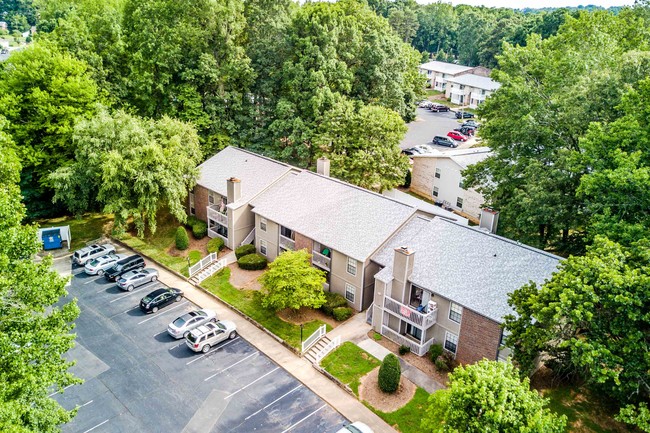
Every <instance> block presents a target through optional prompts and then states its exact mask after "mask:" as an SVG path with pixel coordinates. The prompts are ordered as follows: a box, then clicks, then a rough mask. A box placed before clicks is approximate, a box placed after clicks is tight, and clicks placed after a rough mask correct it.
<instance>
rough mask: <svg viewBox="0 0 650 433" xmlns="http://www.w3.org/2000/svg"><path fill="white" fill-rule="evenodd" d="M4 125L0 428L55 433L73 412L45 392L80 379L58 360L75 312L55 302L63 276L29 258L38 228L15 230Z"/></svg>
mask: <svg viewBox="0 0 650 433" xmlns="http://www.w3.org/2000/svg"><path fill="white" fill-rule="evenodd" d="M4 127H6V122H5V121H4V119H3V118H2V117H1V116H0V275H2V278H0V383H1V384H2V386H0V430H1V431H3V432H12V433H13V432H16V433H29V432H34V433H42V432H45V433H50V432H58V431H60V427H59V426H60V425H61V424H64V423H66V422H68V421H69V420H70V419H71V418H72V416H74V413H75V411H74V410H73V411H67V410H65V409H64V408H63V407H61V406H60V405H59V404H58V403H57V402H56V401H54V400H53V399H52V398H51V397H49V394H51V392H52V389H56V390H62V389H63V388H64V387H67V386H69V385H72V384H75V383H79V382H80V380H79V379H77V378H75V377H74V376H73V375H72V374H71V373H69V372H68V368H69V367H70V366H71V365H72V363H71V362H68V361H66V360H65V359H64V358H63V355H64V354H65V353H66V352H67V351H68V350H69V349H71V348H72V347H73V345H74V335H73V334H71V333H70V331H71V330H72V328H73V327H74V324H73V321H74V320H75V319H76V318H77V316H78V314H79V309H78V307H77V305H76V302H75V301H74V300H73V301H70V302H65V303H60V302H59V301H60V299H61V298H62V297H64V296H66V294H67V293H66V291H65V283H66V279H65V278H62V277H60V276H58V275H57V274H56V272H53V271H52V270H51V269H50V266H51V263H52V261H51V259H50V258H45V259H44V260H43V261H42V262H40V263H36V262H34V261H33V260H32V257H33V256H34V255H35V254H36V253H37V252H38V251H39V250H40V248H41V246H40V242H38V241H37V236H36V227H35V226H23V225H21V221H22V219H23V218H24V216H25V208H24V206H23V205H22V204H21V202H20V200H21V196H20V190H19V188H18V185H17V182H18V180H19V177H20V163H19V160H18V158H17V156H16V154H15V153H14V151H13V150H12V147H11V146H12V144H11V142H10V139H9V137H8V136H7V135H6V134H5V133H4V132H2V129H3V128H4Z"/></svg>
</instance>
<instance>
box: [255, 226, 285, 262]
mask: <svg viewBox="0 0 650 433" xmlns="http://www.w3.org/2000/svg"><path fill="white" fill-rule="evenodd" d="M261 220H262V217H260V216H259V215H257V214H255V248H256V249H257V251H260V244H261V241H262V240H264V241H266V258H267V259H268V260H269V262H272V261H273V260H275V258H276V257H277V256H278V239H279V236H280V226H279V224H277V223H276V222H274V221H271V220H268V219H267V221H266V231H263V230H262V229H261V228H260V221H261Z"/></svg>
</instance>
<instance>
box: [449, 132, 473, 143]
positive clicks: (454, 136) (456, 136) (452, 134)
mask: <svg viewBox="0 0 650 433" xmlns="http://www.w3.org/2000/svg"><path fill="white" fill-rule="evenodd" d="M447 137H449V138H451V139H453V140H456V141H467V140H468V139H469V137H468V136H466V135H465V134H462V133H460V132H458V131H449V132H448V133H447Z"/></svg>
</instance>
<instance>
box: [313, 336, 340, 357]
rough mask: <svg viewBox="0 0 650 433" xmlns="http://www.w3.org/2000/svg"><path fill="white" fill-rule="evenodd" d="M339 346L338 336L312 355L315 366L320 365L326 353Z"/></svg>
mask: <svg viewBox="0 0 650 433" xmlns="http://www.w3.org/2000/svg"><path fill="white" fill-rule="evenodd" d="M340 345H341V336H340V335H339V336H338V337H336V338H334V340H332V341H330V342H329V343H327V344H326V345H325V347H323V348H322V349H321V350H319V351H318V353H316V354H315V355H314V359H315V361H316V364H320V362H321V361H322V360H323V358H325V357H326V356H327V354H328V353H330V352H331V351H332V350H334V349H336V348H337V347H339V346H340Z"/></svg>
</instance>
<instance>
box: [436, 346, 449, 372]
mask: <svg viewBox="0 0 650 433" xmlns="http://www.w3.org/2000/svg"><path fill="white" fill-rule="evenodd" d="M435 364H436V368H437V369H438V370H440V371H451V369H452V368H453V366H454V355H452V354H451V353H450V352H447V351H443V352H442V355H440V356H439V357H437V358H436V362H435Z"/></svg>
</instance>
